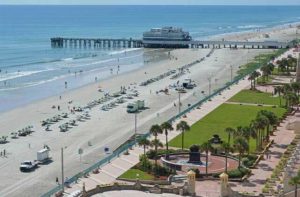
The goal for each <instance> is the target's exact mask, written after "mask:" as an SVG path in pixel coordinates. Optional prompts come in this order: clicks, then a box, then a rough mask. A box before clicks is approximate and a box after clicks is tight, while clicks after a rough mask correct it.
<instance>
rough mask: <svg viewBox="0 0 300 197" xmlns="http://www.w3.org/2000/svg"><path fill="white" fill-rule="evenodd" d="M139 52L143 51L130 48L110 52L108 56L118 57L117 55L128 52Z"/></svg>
mask: <svg viewBox="0 0 300 197" xmlns="http://www.w3.org/2000/svg"><path fill="white" fill-rule="evenodd" d="M139 50H142V49H141V48H129V49H125V50H121V51H114V52H110V53H108V54H109V55H117V54H122V53H127V52H131V51H139Z"/></svg>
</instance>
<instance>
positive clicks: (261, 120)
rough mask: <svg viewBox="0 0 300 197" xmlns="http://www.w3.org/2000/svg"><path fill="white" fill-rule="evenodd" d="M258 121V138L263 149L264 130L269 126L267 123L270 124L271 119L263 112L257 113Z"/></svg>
mask: <svg viewBox="0 0 300 197" xmlns="http://www.w3.org/2000/svg"><path fill="white" fill-rule="evenodd" d="M256 122H257V126H258V127H257V128H258V131H259V135H258V139H259V148H260V149H262V144H263V141H264V137H265V135H264V130H265V128H266V127H267V125H268V124H269V119H268V118H267V117H266V116H264V115H262V114H259V113H258V114H257V117H256Z"/></svg>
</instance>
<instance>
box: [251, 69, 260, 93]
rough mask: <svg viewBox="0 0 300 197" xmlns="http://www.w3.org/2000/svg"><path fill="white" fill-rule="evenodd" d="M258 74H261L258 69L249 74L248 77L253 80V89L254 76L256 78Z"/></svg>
mask: <svg viewBox="0 0 300 197" xmlns="http://www.w3.org/2000/svg"><path fill="white" fill-rule="evenodd" d="M260 75H261V74H260V72H258V71H253V73H251V74H250V78H251V79H252V80H253V87H252V89H253V90H255V84H256V78H258V77H259V76H260Z"/></svg>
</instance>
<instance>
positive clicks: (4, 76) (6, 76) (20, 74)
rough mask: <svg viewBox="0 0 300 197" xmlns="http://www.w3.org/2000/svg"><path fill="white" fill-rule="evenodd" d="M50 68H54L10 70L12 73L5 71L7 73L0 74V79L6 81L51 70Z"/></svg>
mask: <svg viewBox="0 0 300 197" xmlns="http://www.w3.org/2000/svg"><path fill="white" fill-rule="evenodd" d="M51 70H54V69H46V70H37V71H22V72H12V73H7V74H0V81H7V80H11V79H16V78H20V77H25V76H30V75H33V74H37V73H41V72H46V71H51Z"/></svg>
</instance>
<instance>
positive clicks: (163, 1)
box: [0, 0, 300, 6]
mask: <svg viewBox="0 0 300 197" xmlns="http://www.w3.org/2000/svg"><path fill="white" fill-rule="evenodd" d="M0 5H258V6H259V5H265V6H268V5H272V6H273V5H278V6H284V5H286V6H288V5H300V1H299V0H285V1H284V0H252V1H249V0H227V1H226V0H214V1H213V2H212V1H211V0H71V1H70V0H52V1H49V0H0Z"/></svg>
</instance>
